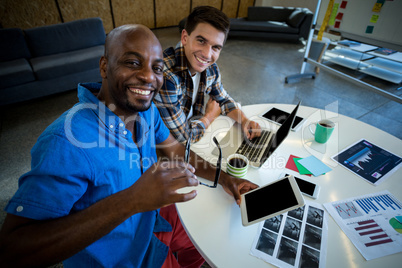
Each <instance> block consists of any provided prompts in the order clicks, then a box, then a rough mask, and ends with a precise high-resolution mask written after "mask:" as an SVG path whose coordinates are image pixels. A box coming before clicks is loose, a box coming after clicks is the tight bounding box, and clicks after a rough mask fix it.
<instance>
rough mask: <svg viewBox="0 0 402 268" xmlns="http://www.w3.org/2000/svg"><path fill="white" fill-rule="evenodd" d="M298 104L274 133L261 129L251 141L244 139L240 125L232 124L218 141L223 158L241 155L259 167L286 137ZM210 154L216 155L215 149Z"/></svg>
mask: <svg viewBox="0 0 402 268" xmlns="http://www.w3.org/2000/svg"><path fill="white" fill-rule="evenodd" d="M300 103H301V101H299V103H298V104H297V105H296V107H295V108H294V109H293V111H292V113H291V114H290V115H289V116H288V118H286V120H285V122H283V124H282V125H281V126H280V127H279V129H278V130H277V131H276V132H273V131H270V130H266V129H262V130H261V136H260V137H258V138H254V139H253V140H248V139H247V138H246V137H244V135H243V132H242V130H241V126H240V124H234V125H233V126H232V127H231V128H230V130H229V131H228V133H227V134H226V135H225V137H224V138H223V139H222V140H221V141H219V143H220V145H221V148H222V155H223V157H225V158H227V157H228V156H229V155H231V154H234V153H237V154H242V155H244V156H246V157H247V158H248V160H249V162H250V165H252V166H254V167H261V166H262V165H263V164H264V162H265V161H266V160H267V159H268V158H269V157H270V156H271V155H272V153H273V152H274V151H275V150H276V149H277V148H278V147H279V145H281V143H282V142H283V141H284V140H285V138H286V137H287V136H288V134H289V132H290V129H291V127H292V125H293V121H294V120H295V118H296V114H297V111H298V109H299V106H300ZM212 154H214V155H218V150H217V149H216V148H215V149H214V150H213V151H212Z"/></svg>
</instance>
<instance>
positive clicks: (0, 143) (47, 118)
mask: <svg viewBox="0 0 402 268" xmlns="http://www.w3.org/2000/svg"><path fill="white" fill-rule="evenodd" d="M155 33H156V35H157V36H158V38H159V39H160V41H161V44H162V46H163V48H167V47H168V46H175V45H176V43H177V41H178V40H179V38H180V35H179V31H178V29H177V28H166V29H158V30H155ZM303 49H304V45H303V43H302V42H300V43H289V42H283V41H282V42H281V41H270V40H246V39H243V40H242V39H229V40H228V41H227V43H226V45H225V47H224V49H223V51H222V53H221V56H220V58H219V60H218V65H219V67H220V70H221V72H222V82H223V85H224V87H225V88H226V90H227V91H228V92H229V94H230V95H231V96H232V97H233V98H234V99H235V100H237V101H238V102H240V103H241V104H242V105H248V104H256V103H290V104H296V103H297V102H298V101H299V100H302V101H303V103H302V105H305V106H311V107H316V108H321V109H325V108H326V107H327V108H328V107H330V108H329V109H330V110H331V111H337V112H339V113H340V114H343V115H346V116H349V117H352V118H355V119H358V120H360V121H363V122H365V123H367V124H370V125H373V126H375V127H377V128H379V129H381V130H383V131H385V132H388V133H390V134H392V135H394V136H396V137H398V138H399V139H402V116H401V114H402V105H401V104H399V103H397V102H394V101H390V100H389V99H387V98H385V97H382V96H380V95H378V94H376V93H373V92H371V91H369V90H367V89H365V88H363V87H361V86H357V85H354V84H352V83H350V82H347V81H346V80H344V79H342V78H338V77H336V76H334V75H332V74H330V73H328V72H326V71H321V72H320V74H319V75H318V76H317V77H316V79H302V80H300V81H298V82H294V83H290V84H285V83H284V80H285V77H286V76H288V75H292V74H296V73H298V72H299V71H300V67H301V64H302V60H303ZM312 70H313V67H312V66H308V68H307V71H312ZM349 73H350V75H353V76H356V77H360V74H358V73H355V72H349ZM363 79H364V80H365V81H370V82H372V83H374V84H377V85H381V86H382V87H384V88H386V89H387V90H389V91H390V92H392V93H394V94H398V95H402V90H399V91H398V90H396V88H397V87H399V86H401V85H399V86H398V85H395V84H391V83H387V82H383V81H382V80H379V79H375V78H370V77H363ZM76 101H77V97H76V91H75V90H72V91H70V92H66V93H62V94H58V95H54V96H49V97H45V98H42V99H39V100H35V101H30V102H26V103H21V104H16V105H12V106H10V107H6V109H1V121H0V152H1V158H0V171H1V173H0V210H1V211H0V225H1V224H2V223H3V221H4V217H5V213H4V211H3V208H4V207H5V205H6V204H7V201H8V200H9V199H10V198H11V196H12V195H13V194H14V193H15V191H16V190H17V183H18V178H19V177H20V175H21V174H23V173H25V172H27V171H29V169H30V150H31V148H32V146H33V145H34V143H35V142H36V139H37V138H38V136H39V135H40V134H41V132H42V131H43V130H44V129H45V128H46V127H47V126H48V125H49V124H50V123H51V122H53V121H54V120H55V119H56V118H57V117H58V116H60V115H61V114H62V113H63V112H64V111H65V110H67V109H68V108H70V107H71V106H72V105H73V104H74V103H76ZM362 136H364V133H362ZM395 153H399V154H402V152H395Z"/></svg>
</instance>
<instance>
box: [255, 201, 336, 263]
mask: <svg viewBox="0 0 402 268" xmlns="http://www.w3.org/2000/svg"><path fill="white" fill-rule="evenodd" d="M327 239H328V224H327V213H326V212H325V209H324V207H323V206H322V205H321V204H316V203H312V202H309V201H307V200H306V203H305V205H304V206H303V207H300V208H297V209H295V210H292V211H289V212H287V213H284V214H282V215H279V216H276V217H273V218H270V219H267V220H265V221H263V222H261V223H260V225H259V228H258V233H257V235H256V237H255V239H254V242H253V245H252V247H251V250H250V254H251V255H253V256H255V257H257V258H260V259H262V260H264V261H266V262H269V263H271V264H273V265H275V266H278V267H325V260H326V255H327V254H326V252H327Z"/></svg>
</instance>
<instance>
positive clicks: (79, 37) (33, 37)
mask: <svg viewBox="0 0 402 268" xmlns="http://www.w3.org/2000/svg"><path fill="white" fill-rule="evenodd" d="M25 34H26V39H27V42H28V46H29V48H30V49H31V52H32V54H33V56H34V57H42V56H47V55H53V54H57V53H63V52H68V51H73V50H78V49H84V48H88V47H93V46H98V45H103V44H104V43H105V37H106V34H105V30H104V28H103V24H102V20H101V19H100V18H89V19H82V20H76V21H71V22H66V23H59V24H55V25H50V26H43V27H37V28H32V29H27V30H25Z"/></svg>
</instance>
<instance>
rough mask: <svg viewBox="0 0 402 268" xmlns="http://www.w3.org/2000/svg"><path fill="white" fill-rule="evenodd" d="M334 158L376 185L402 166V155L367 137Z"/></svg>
mask: <svg viewBox="0 0 402 268" xmlns="http://www.w3.org/2000/svg"><path fill="white" fill-rule="evenodd" d="M332 159H333V160H335V161H336V162H338V163H339V164H341V166H343V167H344V168H346V169H347V170H349V171H351V172H352V173H354V174H356V175H357V176H359V177H361V178H363V179H365V180H366V181H368V182H369V183H371V184H374V185H379V184H380V183H381V182H383V181H385V180H386V179H387V178H388V177H389V176H390V175H391V174H392V173H393V172H395V171H396V170H397V169H398V168H400V167H401V166H402V158H401V157H399V156H397V155H395V154H393V153H391V152H389V151H387V150H385V149H383V148H380V147H378V146H377V145H375V144H373V143H371V142H369V141H367V140H365V139H361V140H359V141H358V142H356V143H355V144H353V145H351V146H349V147H348V148H346V149H345V150H343V151H342V152H340V153H339V154H337V155H335V156H333V157H332Z"/></svg>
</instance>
